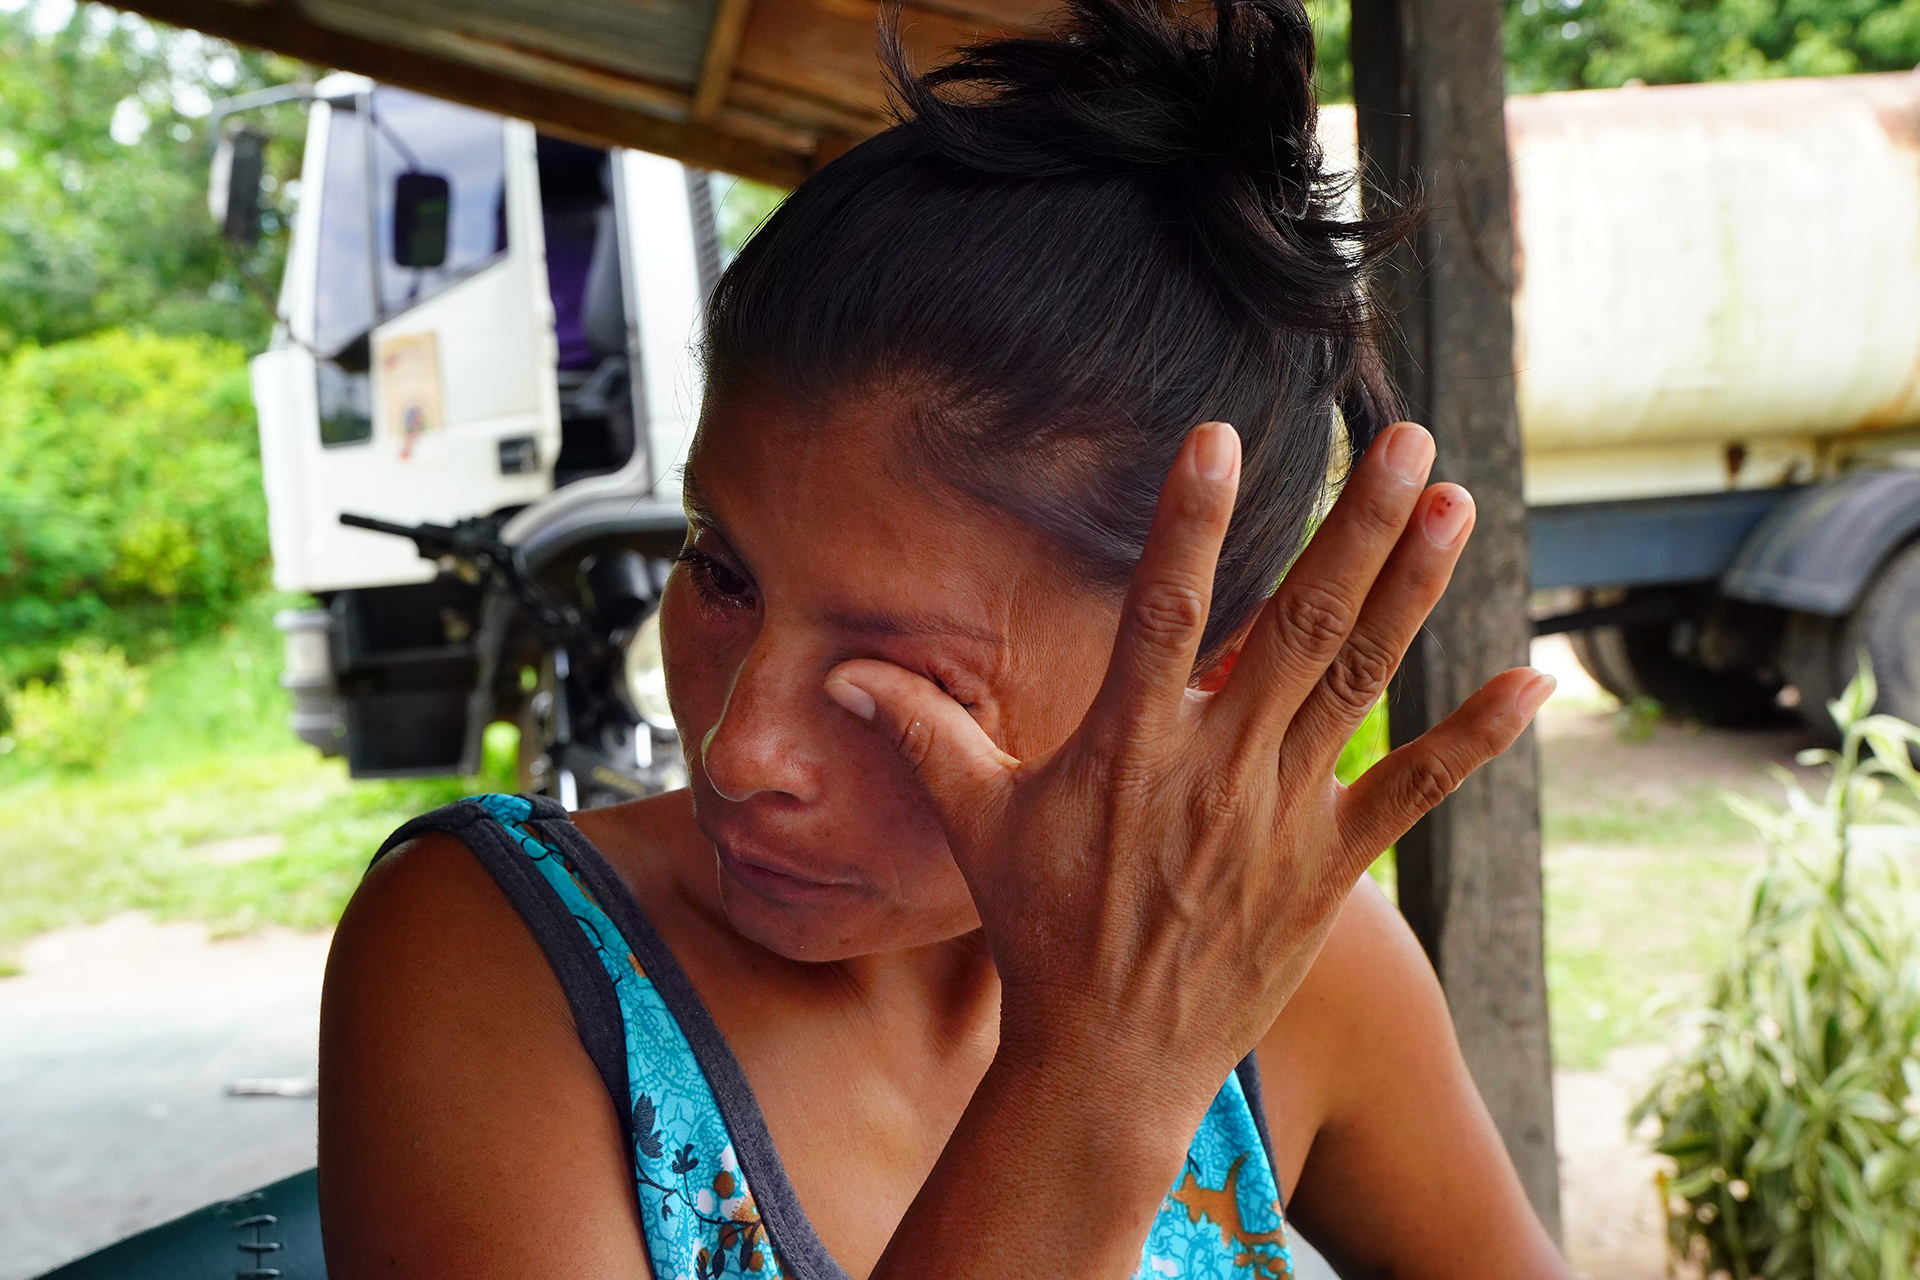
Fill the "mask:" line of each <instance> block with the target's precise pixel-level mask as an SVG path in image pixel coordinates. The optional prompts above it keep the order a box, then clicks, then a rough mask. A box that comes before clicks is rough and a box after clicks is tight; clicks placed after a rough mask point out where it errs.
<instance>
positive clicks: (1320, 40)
mask: <svg viewBox="0 0 1920 1280" xmlns="http://www.w3.org/2000/svg"><path fill="white" fill-rule="evenodd" d="M1306 6H1307V18H1308V20H1309V21H1311V22H1312V23H1313V40H1314V68H1313V82H1314V85H1315V87H1316V88H1317V89H1318V90H1319V91H1320V101H1322V102H1351V101H1353V62H1352V55H1351V53H1350V52H1349V48H1350V45H1349V41H1348V35H1347V33H1348V31H1349V29H1350V28H1351V26H1352V15H1353V10H1352V6H1351V5H1349V4H1348V2H1347V0H1306Z"/></svg>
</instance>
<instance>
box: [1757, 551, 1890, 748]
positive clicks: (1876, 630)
mask: <svg viewBox="0 0 1920 1280" xmlns="http://www.w3.org/2000/svg"><path fill="white" fill-rule="evenodd" d="M1862 651H1864V652H1865V653H1866V655H1867V658H1868V660H1869V661H1870V662H1872V664H1873V677H1874V682H1875V683H1876V684H1877V685H1878V686H1879V698H1878V700H1877V701H1876V702H1875V703H1874V710H1875V711H1879V712H1882V713H1883V714H1886V715H1892V716H1898V717H1899V718H1900V719H1902V720H1905V721H1907V722H1908V723H1910V724H1912V723H1920V542H1910V543H1908V544H1907V545H1906V546H1904V547H1902V548H1901V549H1900V550H1898V551H1896V552H1894V553H1893V555H1892V556H1891V557H1889V558H1888V560H1887V562H1886V563H1885V564H1884V565H1882V566H1881V567H1880V569H1879V570H1878V571H1877V572H1876V573H1875V574H1874V576H1873V578H1872V579H1871V580H1870V581H1869V582H1868V583H1867V587H1866V590H1865V591H1863V592H1862V593H1861V596H1860V600H1859V602H1858V603H1857V604H1855V605H1854V607H1853V611H1852V612H1851V613H1848V614H1846V615H1845V616H1843V617H1838V618H1830V617H1824V616H1821V615H1818V614H1811V613H1796V614H1793V615H1791V617H1790V618H1789V619H1788V621H1787V631H1786V637H1785V643H1784V645H1783V652H1782V655H1781V660H1782V665H1783V666H1784V667H1785V668H1786V673H1787V679H1788V680H1789V681H1791V682H1792V684H1793V685H1794V687H1795V688H1796V689H1798V690H1799V691H1800V708H1799V710H1800V716H1801V718H1802V719H1803V720H1805V721H1806V723H1807V725H1808V726H1809V727H1810V728H1812V729H1813V730H1814V731H1815V732H1817V733H1820V734H1822V735H1824V736H1826V737H1828V738H1834V737H1837V736H1838V734H1839V730H1838V728H1837V727H1836V726H1835V725H1834V723H1833V717H1832V716H1830V715H1829V714H1827V703H1828V702H1830V701H1832V700H1833V699H1834V698H1836V697H1838V696H1839V695H1840V692H1841V690H1843V689H1845V688H1846V687H1847V682H1848V681H1850V680H1852V679H1853V677H1854V673H1855V672H1856V671H1857V670H1858V668H1859V655H1860V653H1861V652H1862Z"/></svg>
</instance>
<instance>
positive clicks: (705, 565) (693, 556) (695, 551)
mask: <svg viewBox="0 0 1920 1280" xmlns="http://www.w3.org/2000/svg"><path fill="white" fill-rule="evenodd" d="M674 559H676V560H678V561H679V562H680V563H681V564H684V565H686V566H687V571H688V572H689V573H690V574H691V575H692V576H693V585H694V586H695V587H696V588H697V589H698V590H699V592H700V596H701V598H702V599H704V600H706V601H708V602H709V603H711V604H720V605H734V606H737V605H742V604H747V603H749V602H751V600H752V599H753V584H752V583H751V582H749V581H747V579H746V578H745V577H744V576H743V575H741V574H740V573H739V572H737V571H736V570H734V569H733V568H732V567H731V566H729V565H728V564H726V563H725V562H724V561H722V560H720V559H718V558H716V557H714V556H711V555H709V554H707V553H706V552H705V551H702V550H701V549H700V548H699V547H697V546H695V545H693V544H692V543H689V544H687V545H686V546H684V547H682V548H681V549H680V553H679V554H678V555H676V556H675V557H674Z"/></svg>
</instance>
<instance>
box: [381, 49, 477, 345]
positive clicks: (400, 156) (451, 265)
mask: <svg viewBox="0 0 1920 1280" xmlns="http://www.w3.org/2000/svg"><path fill="white" fill-rule="evenodd" d="M372 114H373V131H372V132H373V139H374V142H373V169H374V179H373V180H374V194H375V209H376V215H375V221H374V229H373V232H374V245H375V247H376V249H377V254H378V260H379V264H380V266H379V272H378V275H379V281H380V315H381V318H382V319H385V318H386V317H388V316H391V315H394V314H396V313H398V312H401V311H404V310H406V309H407V308H408V307H412V306H415V305H417V304H419V303H421V302H424V301H426V300H427V299H428V298H431V297H432V296H433V295H435V294H436V293H439V292H440V291H441V290H443V289H446V288H447V287H448V286H450V285H452V284H454V283H456V282H458V281H459V280H461V279H462V278H463V277H465V276H467V275H470V274H472V273H473V272H474V271H475V270H477V269H479V268H480V267H483V266H485V265H486V264H488V263H489V262H491V261H492V260H493V259H494V258H495V257H497V256H498V255H499V254H501V253H503V252H505V250H506V247H507V216H506V215H507V207H506V196H507V158H506V142H505V130H504V128H503V125H502V122H501V119H500V117H499V116H495V115H489V114H488V113H486V112H484V111H475V110H473V109H471V108H469V107H461V106H456V105H454V104H453V103H450V102H441V101H439V100H437V99H434V98H427V97H423V96H421V95H420V94H417V93H411V92H409V91H407V90H405V89H395V88H392V87H390V86H386V85H382V86H381V87H379V88H377V89H375V90H374V91H373V112H372ZM402 174H416V175H432V176H433V177H436V178H440V179H443V180H444V181H445V182H446V184H447V189H448V210H447V238H446V256H445V259H444V261H442V262H441V264H440V265H438V266H432V267H405V266H401V265H400V264H399V263H397V262H395V261H394V260H393V258H394V255H393V252H392V248H393V234H394V228H393V219H394V192H395V189H396V185H397V184H398V183H399V179H400V177H401V175H402ZM413 181H414V182H415V183H416V184H418V182H419V180H418V179H417V178H416V179H414V180H413Z"/></svg>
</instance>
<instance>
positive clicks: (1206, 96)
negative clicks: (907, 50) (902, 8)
mask: <svg viewBox="0 0 1920 1280" xmlns="http://www.w3.org/2000/svg"><path fill="white" fill-rule="evenodd" d="M1209 19H1210V20H1209ZM884 36H885V38H884V39H883V46H882V47H883V56H884V58H885V60H886V64H887V69H888V73H889V77H890V79H891V80H892V82H893V88H894V91H895V94H896V97H897V102H898V109H899V111H900V112H901V115H902V118H903V121H904V122H906V123H908V124H909V126H910V127H911V128H913V129H914V130H915V131H916V132H918V133H919V134H920V135H921V138H922V141H923V144H924V145H925V146H926V147H928V148H929V149H930V150H931V151H932V152H933V153H934V154H935V155H936V156H938V157H939V158H940V159H942V160H944V161H946V162H948V163H951V164H955V165H961V166H964V167H966V168H969V169H973V170H976V171H979V172H982V173H987V174H994V175H1000V176H1005V177H1009V178H1025V179H1045V178H1070V177H1081V178H1087V177H1099V176H1113V177H1116V178H1121V177H1124V178H1132V179H1134V180H1138V181H1143V182H1146V183H1148V184H1150V185H1152V186H1153V187H1154V188H1156V189H1157V190H1158V191H1160V192H1162V193H1163V194H1164V195H1165V197H1167V198H1168V199H1170V200H1171V201H1173V202H1175V204H1176V205H1178V206H1183V212H1184V213H1185V215H1186V216H1185V217H1184V218H1182V219H1181V220H1182V221H1185V222H1187V223H1188V224H1189V225H1190V227H1191V229H1192V231H1193V233H1194V234H1195V235H1196V236H1197V237H1198V239H1199V241H1200V245H1199V247H1200V249H1201V252H1202V254H1203V255H1204V258H1205V260H1206V261H1208V262H1209V263H1211V264H1212V265H1213V267H1214V268H1215V269H1216V270H1217V273H1218V278H1219V279H1220V280H1221V282H1222V284H1223V285H1224V286H1225V287H1226V288H1227V289H1228V291H1229V292H1230V293H1232V294H1233V295H1235V296H1236V300H1237V301H1239V302H1240V303H1241V304H1242V305H1244V306H1246V307H1247V308H1248V309H1249V310H1250V311H1252V312H1253V313H1254V314H1255V315H1257V316H1259V317H1261V318H1262V319H1263V320H1265V321H1267V322H1268V323H1271V324H1278V325H1286V326H1288V327H1295V328H1301V327H1304V328H1313V329H1335V330H1352V329H1353V328H1355V327H1358V326H1360V325H1363V324H1364V323H1365V319H1364V316H1363V315H1362V314H1360V306H1359V304H1360V298H1361V294H1360V291H1359V290H1357V289H1351V288H1342V287H1341V277H1342V276H1348V275H1351V274H1352V273H1353V272H1354V271H1355V269H1356V268H1357V267H1360V266H1362V265H1363V264H1364V263H1365V262H1368V261H1370V260H1372V259H1373V258H1374V257H1376V256H1377V254H1378V253H1379V252H1380V251H1382V250H1383V249H1384V245H1385V244H1386V243H1387V242H1390V240H1391V239H1392V238H1393V236H1392V235H1391V234H1385V235H1383V234H1382V233H1383V228H1380V227H1377V226H1373V225H1371V224H1365V223H1347V222H1342V221H1339V220H1338V216H1337V212H1336V211H1337V208H1338V202H1339V199H1340V197H1341V196H1342V195H1343V194H1344V192H1345V191H1346V189H1347V187H1348V185H1349V184H1350V183H1351V181H1352V175H1350V174H1346V173H1331V174H1330V173H1328V172H1327V171H1326V169H1325V167H1324V157H1323V156H1322V154H1321V150H1320V145H1319V141H1318V139H1317V137H1316V135H1315V119H1316V115H1317V112H1316V109H1315V105H1314V96H1313V51H1314V46H1313V28H1312V25H1311V24H1310V22H1309V21H1308V19H1307V14H1306V11H1305V9H1304V8H1303V7H1302V6H1301V4H1300V3H1299V0H1217V2H1216V3H1214V4H1211V5H1206V6H1202V5H1198V4H1192V3H1182V2H1180V0H1175V2H1174V3H1171V4H1165V5H1162V4H1158V3H1155V0H1066V5H1065V8H1064V11H1063V12H1062V14H1061V15H1060V17H1059V19H1058V20H1057V21H1056V22H1055V23H1054V24H1053V25H1052V26H1051V28H1050V30H1049V31H1047V32H1046V33H1045V34H1044V35H1041V36H1033V37H1018V38H1013V39H1005V40H994V41H988V42H984V43H981V44H977V45H974V46H971V47H969V48H966V49H964V50H962V51H961V52H959V53H958V54H957V55H956V56H955V57H954V58H953V59H952V60H951V61H949V62H947V63H945V64H943V65H941V66H939V67H937V68H935V69H933V70H931V71H929V72H927V73H925V74H923V75H919V76H915V75H914V74H913V73H912V71H911V70H910V69H909V68H908V66H907V62H906V57H905V54H904V52H903V51H902V48H901V45H900V41H899V38H898V34H897V30H896V29H894V28H893V27H892V26H891V24H890V26H889V29H888V30H887V31H886V32H885V33H884ZM1375 242H1378V247H1376V243H1375ZM1330 299H1331V305H1330ZM1349 302H1350V303H1351V304H1352V305H1349Z"/></svg>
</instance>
